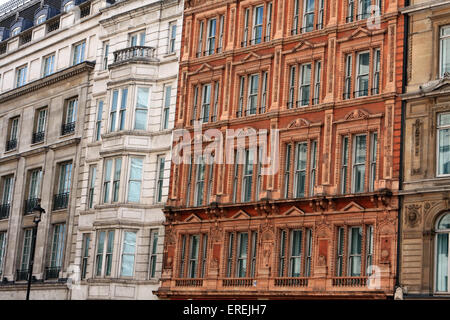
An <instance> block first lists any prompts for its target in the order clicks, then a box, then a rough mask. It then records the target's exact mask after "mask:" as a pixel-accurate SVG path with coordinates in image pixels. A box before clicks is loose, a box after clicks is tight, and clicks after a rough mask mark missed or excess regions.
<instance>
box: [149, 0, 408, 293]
mask: <svg viewBox="0 0 450 320" xmlns="http://www.w3.org/2000/svg"><path fill="white" fill-rule="evenodd" d="M401 6H403V3H402V1H395V0H394V1H392V0H389V1H387V0H380V1H376V0H372V1H371V0H366V1H365V0H358V1H357V0H354V1H343V0H339V1H336V0H271V1H263V0H246V1H232V0H229V1H203V0H196V1H186V3H185V10H184V21H183V28H184V29H183V38H182V39H183V40H182V53H181V61H180V71H179V86H178V95H177V96H178V100H177V112H176V120H175V126H176V128H178V129H181V128H184V129H186V130H189V132H191V133H192V137H194V134H193V130H194V127H193V124H194V121H196V120H197V121H199V122H200V123H202V130H203V133H205V131H206V130H208V129H218V130H220V132H222V133H223V137H224V140H227V139H226V136H227V135H226V130H230V129H233V130H239V129H241V131H238V133H237V135H240V136H245V135H246V134H248V133H249V132H251V130H252V129H254V130H256V131H257V132H259V130H261V129H267V130H268V134H269V137H273V138H275V139H276V141H278V143H279V145H278V146H275V145H274V144H271V145H269V148H268V150H265V149H264V148H263V147H262V145H259V146H257V147H256V148H254V145H252V144H251V143H250V139H247V140H246V142H245V146H244V147H243V148H242V149H239V148H235V149H230V150H226V151H225V152H223V154H222V155H221V154H220V153H218V152H213V153H212V154H210V155H209V154H208V153H207V152H204V153H203V156H201V155H200V154H199V153H195V152H194V150H193V149H194V148H192V150H193V151H192V154H193V155H187V154H185V153H183V155H184V157H185V158H186V159H193V161H191V162H192V163H182V164H175V163H174V164H172V170H171V178H170V181H171V183H170V191H169V193H170V195H169V200H168V203H167V207H166V210H165V213H166V220H167V222H166V235H165V236H166V239H165V244H164V262H163V271H162V284H161V287H160V289H159V290H158V291H157V292H156V294H157V295H158V296H159V297H160V298H170V299H174V298H176V299H180V298H193V299H196V298H198V299H204V298H221V299H224V298H225V299H226V298H256V297H263V298H272V299H276V298H284V299H285V298H309V297H312V298H313V297H320V298H326V297H328V298H333V297H350V298H386V297H387V296H392V295H393V292H394V285H395V280H396V278H395V277H396V265H397V228H398V227H397V216H398V196H397V194H398V192H397V191H398V179H399V168H400V122H401V119H400V118H401V116H400V114H401V102H400V99H399V98H398V97H397V95H398V94H399V93H401V85H402V76H401V75H402V58H403V32H404V30H403V17H402V16H401V15H399V12H398V9H399V8H400V7H401ZM377 8H380V9H381V10H380V11H378V9H377ZM377 11H378V12H380V14H379V15H377ZM375 16H376V18H375ZM201 139H202V135H201V134H199V133H198V132H197V133H196V134H195V139H193V140H192V141H194V140H196V141H197V142H198V141H200V144H199V145H203V149H205V148H206V146H207V145H209V144H210V142H209V141H210V139H209V140H208V139H207V137H203V140H201ZM176 140H177V139H175V141H174V147H175V146H176V145H177V144H178V142H177V141H176ZM216 141H218V140H217V137H216ZM275 148H276V149H275ZM175 149H176V148H175ZM200 149H202V148H200ZM238 149H239V150H238ZM266 151H267V152H268V153H266ZM271 152H272V153H271ZM233 153H234V155H235V156H236V157H240V159H242V162H243V163H240V164H239V163H223V164H220V163H217V158H220V157H222V158H225V156H227V157H229V156H233ZM236 153H237V154H236ZM270 153H271V154H272V158H271V159H270V160H271V164H272V165H273V164H274V163H275V162H278V164H279V166H278V170H275V171H274V172H273V174H269V175H265V174H263V171H264V170H263V169H264V168H266V167H267V166H268V165H267V164H262V162H261V161H260V159H261V157H260V156H261V155H262V154H267V155H270ZM205 154H206V155H205ZM211 157H214V160H216V161H209V160H208V159H210V158H211ZM197 159H198V161H196V160H197ZM254 159H258V160H257V161H253V160H254ZM211 163H212V164H211Z"/></svg>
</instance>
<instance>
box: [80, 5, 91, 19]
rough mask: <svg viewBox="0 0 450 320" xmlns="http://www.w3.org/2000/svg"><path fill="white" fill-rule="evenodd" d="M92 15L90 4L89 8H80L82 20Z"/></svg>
mask: <svg viewBox="0 0 450 320" xmlns="http://www.w3.org/2000/svg"><path fill="white" fill-rule="evenodd" d="M90 14H91V4H90V3H89V4H88V5H87V6H84V7H81V6H80V18H84V17H87V16H88V15H90Z"/></svg>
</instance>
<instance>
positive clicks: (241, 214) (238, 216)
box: [231, 210, 250, 219]
mask: <svg viewBox="0 0 450 320" xmlns="http://www.w3.org/2000/svg"><path fill="white" fill-rule="evenodd" d="M249 218H250V215H249V214H248V213H247V212H245V211H244V210H239V211H238V212H237V213H236V214H235V215H234V216H232V217H231V219H249Z"/></svg>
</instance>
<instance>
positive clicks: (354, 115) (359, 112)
mask: <svg viewBox="0 0 450 320" xmlns="http://www.w3.org/2000/svg"><path fill="white" fill-rule="evenodd" d="M367 118H369V113H368V112H367V111H366V110H364V109H356V110H353V111H351V112H349V113H347V115H346V116H345V118H344V119H345V120H347V121H349V120H360V119H367Z"/></svg>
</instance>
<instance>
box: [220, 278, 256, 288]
mask: <svg viewBox="0 0 450 320" xmlns="http://www.w3.org/2000/svg"><path fill="white" fill-rule="evenodd" d="M222 286H223V287H251V286H253V278H229V279H223V280H222Z"/></svg>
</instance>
